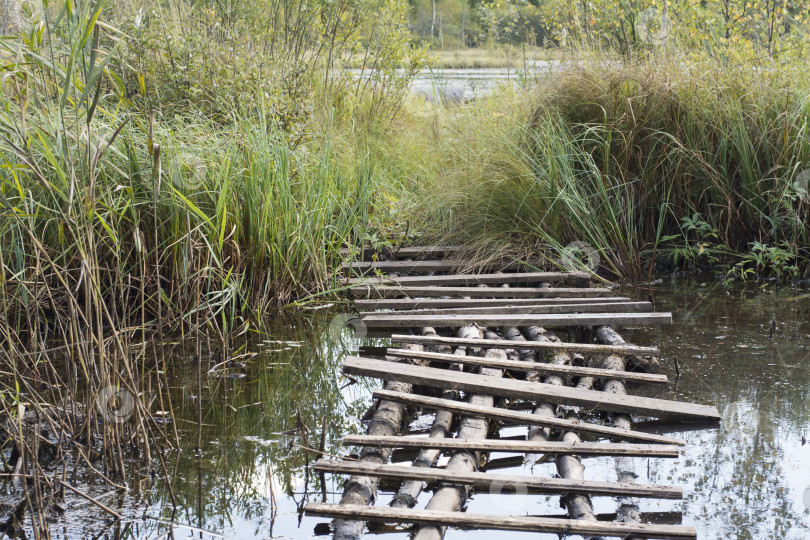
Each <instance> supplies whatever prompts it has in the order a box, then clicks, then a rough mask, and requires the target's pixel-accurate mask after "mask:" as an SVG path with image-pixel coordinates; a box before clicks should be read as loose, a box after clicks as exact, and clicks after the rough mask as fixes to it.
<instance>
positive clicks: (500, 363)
mask: <svg viewBox="0 0 810 540" xmlns="http://www.w3.org/2000/svg"><path fill="white" fill-rule="evenodd" d="M515 348H517V347H515ZM386 354H388V355H389V356H395V357H397V358H415V359H423V360H439V361H442V362H457V363H460V364H467V365H473V366H486V367H498V368H503V369H511V370H515V371H535V372H538V373H559V374H562V375H571V376H577V377H597V378H601V379H620V380H624V381H634V382H644V383H666V382H667V376H666V375H653V374H650V373H633V372H630V371H615V370H612V369H601V368H589V367H581V366H571V365H565V364H549V363H547V362H524V361H520V360H497V359H493V358H482V357H480V356H462V357H461V358H460V359H459V357H457V356H455V355H452V354H442V353H433V352H427V351H411V350H408V349H391V348H389V349H388V351H387V352H386Z"/></svg>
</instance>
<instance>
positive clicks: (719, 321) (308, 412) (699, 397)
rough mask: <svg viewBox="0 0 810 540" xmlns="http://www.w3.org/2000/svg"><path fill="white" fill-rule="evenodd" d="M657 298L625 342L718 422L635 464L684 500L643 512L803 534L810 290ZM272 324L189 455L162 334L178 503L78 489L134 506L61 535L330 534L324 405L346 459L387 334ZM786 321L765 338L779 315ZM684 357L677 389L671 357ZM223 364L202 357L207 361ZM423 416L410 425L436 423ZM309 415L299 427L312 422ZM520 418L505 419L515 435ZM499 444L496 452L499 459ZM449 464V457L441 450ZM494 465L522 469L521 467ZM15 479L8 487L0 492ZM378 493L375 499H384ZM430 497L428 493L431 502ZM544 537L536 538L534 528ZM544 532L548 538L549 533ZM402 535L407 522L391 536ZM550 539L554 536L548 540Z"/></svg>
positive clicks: (806, 533)
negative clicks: (647, 354)
mask: <svg viewBox="0 0 810 540" xmlns="http://www.w3.org/2000/svg"><path fill="white" fill-rule="evenodd" d="M650 293H652V294H653V295H654V297H655V300H656V308H657V309H658V310H669V311H672V312H673V319H674V323H673V324H672V325H671V326H666V327H660V328H652V329H643V330H642V329H638V330H632V329H623V330H622V334H623V335H624V337H625V339H627V341H630V342H633V343H637V344H642V345H646V344H657V345H658V346H659V347H660V349H661V353H662V359H661V364H662V372H663V373H666V374H667V375H668V376H669V377H670V379H671V381H672V382H671V383H670V385H669V386H668V388H667V389H666V390H661V389H655V390H650V389H646V388H643V387H633V388H631V391H632V392H635V393H644V392H645V391H648V392H650V391H654V392H655V395H656V396H657V397H662V398H668V399H681V400H688V401H695V402H700V403H707V404H715V405H716V406H717V407H718V408H719V409H720V411H721V413H722V415H723V421H722V424H721V425H720V427H719V428H717V429H713V430H706V431H690V432H683V433H679V432H675V431H673V432H671V433H672V434H674V435H676V436H680V437H683V438H684V439H685V440H686V441H687V442H688V446H687V447H686V448H685V450H683V451H682V453H681V456H680V458H679V459H677V460H674V459H670V460H664V459H649V460H646V459H640V458H637V459H636V472H637V473H638V474H639V478H638V481H639V482H641V483H648V482H649V483H660V484H675V485H680V486H682V487H683V488H684V492H685V499H684V500H683V501H653V500H642V501H641V510H642V512H665V513H666V512H682V513H683V523H684V524H689V525H694V526H695V527H697V529H698V533H699V537H700V538H710V539H714V538H751V539H759V538H788V539H802V538H810V444H804V443H803V437H805V438H808V437H810V429H808V427H809V426H810V408H809V407H808V400H810V395H809V393H810V291H808V290H807V289H781V290H778V291H773V290H770V291H769V290H764V291H761V290H760V291H752V290H748V291H745V290H743V289H733V290H729V291H727V290H726V289H724V288H723V287H721V286H719V285H716V284H714V283H712V282H707V283H703V282H701V281H700V280H699V279H698V280H693V279H690V280H685V281H677V282H674V283H670V282H669V281H665V282H663V283H657V284H654V285H649V286H647V287H645V288H642V289H639V290H638V291H635V293H630V294H631V295H632V294H636V295H637V296H639V298H643V299H646V297H647V295H648V294H650ZM315 313H316V314H315V315H311V316H308V317H306V318H299V317H296V318H292V319H287V320H284V321H278V326H277V328H276V329H275V330H274V332H273V335H272V336H271V337H262V338H260V339H257V340H255V341H253V342H251V344H250V346H249V347H248V349H247V352H249V353H251V354H252V353H255V356H246V357H243V358H240V359H239V362H242V363H244V368H242V367H239V366H236V367H228V366H221V367H217V368H215V369H214V371H213V372H211V373H209V374H208V376H207V377H206V378H204V379H203V382H204V386H205V387H204V390H203V403H204V410H203V431H202V441H203V449H202V454H201V455H200V456H197V455H195V452H194V450H193V449H194V445H195V439H196V431H197V427H196V417H197V416H196V415H197V405H196V401H195V397H194V394H195V393H196V379H195V375H196V365H195V364H194V363H193V362H191V361H190V354H191V353H189V352H188V351H187V350H184V349H183V348H182V346H181V345H179V344H172V343H169V344H165V345H164V346H165V347H166V353H167V354H169V355H172V356H173V357H174V359H175V371H176V372H177V375H176V377H175V378H174V382H173V383H172V384H173V387H172V389H171V391H172V396H173V403H174V407H175V409H176V410H175V416H176V419H177V420H176V426H177V429H178V431H179V433H180V436H181V440H182V441H183V448H182V449H181V450H180V451H173V452H170V453H169V454H167V458H168V459H167V461H168V466H169V468H170V472H171V475H172V478H173V482H172V486H173V491H174V495H175V497H176V502H177V508H176V510H174V511H172V504H171V495H170V493H169V490H168V489H167V486H166V482H165V481H163V480H161V479H160V477H159V476H158V477H157V478H156V479H155V480H154V481H150V480H145V481H142V482H140V483H137V482H133V483H132V485H131V489H130V490H129V491H128V492H126V493H125V494H121V493H118V492H116V491H110V490H109V489H108V488H105V487H103V485H102V484H101V483H100V482H99V483H98V484H95V483H94V482H93V481H86V482H84V484H83V485H81V487H82V489H84V490H86V491H87V492H89V493H91V494H93V496H95V497H97V498H98V500H99V501H100V502H102V503H103V504H105V505H107V506H109V507H111V508H113V509H115V510H116V511H117V512H118V513H120V514H122V515H124V516H126V518H127V519H126V520H124V521H119V522H116V523H114V524H113V523H111V522H110V521H109V519H108V516H107V515H106V514H104V513H101V512H100V511H99V510H97V509H96V508H95V507H94V506H93V505H92V504H91V503H89V502H86V501H84V500H82V499H79V498H75V499H73V498H70V497H69V498H68V501H67V502H68V505H67V506H68V511H67V512H66V513H65V514H64V516H63V517H62V518H60V519H59V520H58V521H56V522H54V523H52V524H51V533H52V535H53V536H54V537H56V538H190V537H196V538H326V537H324V536H318V535H317V534H316V526H317V525H318V524H322V523H326V522H327V520H325V519H322V518H310V517H301V516H300V514H299V509H300V508H301V507H302V506H303V504H304V503H305V502H306V501H307V500H313V501H320V500H322V497H323V491H324V490H325V492H326V498H327V500H328V501H330V502H337V501H338V500H339V498H340V489H341V484H342V480H341V479H337V478H336V479H330V478H327V481H326V485H325V486H321V484H320V482H319V479H318V475H317V474H313V473H312V471H311V470H310V468H309V466H308V463H311V462H313V461H314V460H315V455H314V453H312V452H309V453H308V452H307V451H306V450H305V449H303V448H301V447H311V448H318V447H319V445H320V444H321V441H320V439H321V436H322V429H321V425H322V423H321V422H322V418H323V417H324V416H326V418H327V423H326V449H327V452H329V453H332V454H341V455H345V454H346V453H350V452H351V451H352V450H351V449H343V448H341V446H340V437H341V436H342V435H343V434H346V433H361V432H363V431H364V427H363V424H362V421H361V418H362V416H363V413H364V412H365V410H366V408H367V407H368V405H369V404H370V392H371V389H372V388H374V387H376V386H378V382H377V381H370V380H369V381H357V382H356V383H352V382H351V381H350V380H349V379H347V378H346V377H344V376H342V375H341V374H340V366H341V364H342V359H343V357H344V355H345V354H346V353H347V352H350V351H351V350H356V348H357V346H358V345H360V344H362V343H366V344H382V343H384V341H381V340H365V341H364V342H361V341H358V340H355V339H354V338H352V337H351V334H350V331H349V330H348V329H346V330H344V331H343V332H340V331H335V328H336V325H334V324H332V325H331V326H330V322H331V321H332V320H333V315H326V314H325V312H324V314H318V313H320V312H315ZM774 316H775V318H776V321H777V331H776V333H775V334H774V336H773V340H769V339H768V334H769V327H770V321H771V319H772V317H774ZM675 356H676V357H677V358H678V359H679V361H680V368H681V372H682V373H681V377H680V379H679V380H678V382H677V384H675V371H674V363H673V361H672V358H673V357H675ZM216 363H217V362H216V361H212V362H210V363H208V364H205V367H204V371H207V370H209V369H212V368H214V367H215V365H216ZM429 420H430V419H429V418H427V419H426V418H424V417H423V419H422V420H421V421H417V422H416V424H417V425H412V426H411V427H412V428H415V429H418V428H419V427H420V425H418V424H422V425H427V426H429ZM304 426H305V427H304ZM522 433H525V428H507V429H505V430H504V434H507V435H519V434H522ZM503 456H504V454H498V455H496V456H494V457H503ZM445 459H446V458H445ZM584 463H585V475H586V479H591V480H611V481H612V480H615V472H614V469H613V462H612V460H611V459H610V458H597V459H588V460H586V461H585V462H584ZM552 468H553V464H541V465H538V466H535V468H534V471H533V473H534V474H535V475H543V476H548V475H550V474H553V472H552V471H553V469H552ZM499 472H505V473H509V472H515V473H517V472H521V471H520V468H514V469H511V470H510V469H505V470H503V471H499ZM12 489H13V487H12V486H11V485H9V484H7V483H0V496H2V495H8V494H10V491H11V490H12ZM390 497H391V494H390V493H383V494H382V495H381V499H380V501H379V502H378V504H386V503H387V502H388V500H389V499H390ZM426 500H427V495H423V500H420V503H421V504H422V505H424V503H425V502H426ZM594 504H595V508H596V511H597V512H598V513H612V512H614V511H615V509H616V503H615V501H614V500H613V499H610V498H605V497H598V498H596V499H595V500H594ZM467 509H468V511H470V512H482V513H503V514H512V515H527V514H528V515H543V514H560V513H562V510H561V509H560V507H559V498H558V497H551V496H549V497H544V496H531V495H529V496H525V495H524V496H520V495H493V494H490V493H480V494H476V495H474V497H473V498H472V500H471V501H470V502H469V504H468V506H467ZM496 534H497V535H498V536H499V537H507V536H508V537H509V538H520V537H526V538H528V537H529V535H528V533H503V532H497V533H493V532H491V531H479V532H470V531H458V530H453V529H450V530H449V531H448V534H447V538H451V539H452V538H461V537H464V538H491V537H493V536H494V535H496ZM533 536H534V537H537V535H533ZM540 536H541V537H542V536H543V535H540ZM385 537H386V538H407V537H408V534H407V532H395V533H392V534H386V535H385ZM548 538H555V536H548Z"/></svg>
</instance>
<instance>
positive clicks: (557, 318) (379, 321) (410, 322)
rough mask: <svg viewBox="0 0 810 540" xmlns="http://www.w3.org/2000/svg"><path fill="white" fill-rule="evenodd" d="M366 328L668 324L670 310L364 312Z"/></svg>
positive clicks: (670, 320) (670, 317) (670, 316)
mask: <svg viewBox="0 0 810 540" xmlns="http://www.w3.org/2000/svg"><path fill="white" fill-rule="evenodd" d="M361 320H362V321H363V323H364V324H365V325H366V326H367V327H368V328H410V327H413V326H416V327H420V326H433V327H437V328H461V327H463V326H467V325H469V324H477V325H479V326H535V325H544V326H551V327H561V326H562V327H566V326H593V325H619V324H622V325H624V324H629V325H650V324H670V323H671V322H672V314H671V313H536V314H525V315H524V314H514V315H513V314H506V315H499V314H488V315H482V314H476V315H452V314H450V315H400V314H399V313H396V314H391V315H389V314H382V315H376V314H375V315H366V316H364V317H362V319H361Z"/></svg>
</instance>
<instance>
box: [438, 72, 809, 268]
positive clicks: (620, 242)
mask: <svg viewBox="0 0 810 540" xmlns="http://www.w3.org/2000/svg"><path fill="white" fill-rule="evenodd" d="M500 99H503V98H500ZM809 99H810V82H808V80H807V79H806V77H804V76H803V75H801V74H800V73H799V69H798V68H797V70H796V71H795V72H793V71H791V72H788V71H785V70H780V71H757V70H753V69H750V68H740V69H731V68H721V67H719V66H717V65H710V64H706V65H703V64H696V65H685V64H683V63H680V62H677V61H675V60H674V59H673V60H665V59H661V58H654V59H650V60H648V61H637V62H633V61H628V60H626V59H625V60H621V61H618V60H614V61H607V60H605V59H604V58H600V59H598V60H588V59H584V60H580V61H578V62H576V63H569V64H566V65H565V66H563V67H561V68H560V69H558V70H556V71H555V72H554V73H553V74H552V75H551V76H549V77H543V78H541V79H540V80H538V81H537V83H536V86H535V88H534V89H533V90H532V91H531V92H529V93H526V94H522V95H520V96H518V97H515V98H514V100H513V103H511V104H504V103H503V102H500V103H498V102H495V103H493V102H492V101H491V100H490V102H488V103H487V104H484V105H479V106H480V107H482V108H483V109H486V108H487V107H492V108H494V109H495V110H494V111H493V112H492V113H490V114H486V113H482V114H483V116H484V118H483V119H482V118H481V115H475V114H472V115H469V116H465V117H464V118H463V119H460V120H459V121H457V122H455V123H453V124H452V126H451V128H450V129H449V130H448V136H447V137H446V138H445V140H446V141H447V144H450V145H453V147H454V148H455V149H456V150H457V151H458V152H460V153H461V157H460V158H459V159H458V160H457V161H456V166H455V167H454V170H453V172H452V174H450V175H448V177H447V178H448V179H447V180H446V181H441V182H437V183H436V185H435V187H434V190H435V191H434V197H433V198H432V199H431V200H433V201H436V200H439V201H441V202H440V203H439V204H435V203H433V204H431V207H430V208H429V213H430V214H431V215H433V216H435V218H436V220H437V221H441V222H442V225H441V227H440V230H441V231H442V234H443V237H444V238H443V241H447V242H461V243H464V244H466V245H468V246H470V248H471V250H475V251H477V252H479V253H493V252H508V253H513V254H517V255H519V256H527V255H529V254H530V253H532V252H534V251H538V250H546V251H547V250H548V248H549V247H551V248H552V252H556V253H558V254H559V253H561V252H564V250H565V246H566V245H568V244H569V243H571V242H585V243H588V244H590V245H592V246H593V247H594V248H595V249H596V250H598V253H599V256H600V259H601V261H602V264H603V265H604V266H605V267H606V268H607V269H608V270H609V271H610V272H611V273H613V274H614V275H617V276H623V277H630V278H639V277H642V276H647V275H649V274H650V273H651V272H653V271H654V270H655V269H656V266H655V264H656V263H659V266H658V268H659V269H661V268H662V267H661V266H660V263H661V262H662V261H663V260H669V261H672V260H674V261H675V262H678V261H683V260H685V259H686V260H690V261H692V262H698V263H702V262H706V263H713V262H720V261H726V262H729V261H730V262H731V263H736V262H740V263H742V264H741V266H737V267H735V268H736V270H738V271H739V272H741V273H745V274H748V273H750V271H752V270H753V271H755V272H759V273H762V272H766V273H767V272H776V273H783V274H785V275H786V276H787V277H790V276H795V275H797V274H798V272H799V266H801V265H802V264H804V265H806V262H807V259H808V256H809V255H810V244H808V241H810V238H809V237H808V234H809V233H808V227H807V224H808V212H810V204H808V203H810V200H808V197H807V191H806V189H807V188H806V184H805V182H806V176H807V174H806V173H805V174H804V175H803V171H805V170H807V168H808V167H810V154H808V152H809V151H810V137H809V134H808V113H810V101H808V100H809ZM445 150H446V149H445ZM439 193H441V197H439V196H438V194H439ZM774 249H777V250H778V253H777V255H778V254H779V253H781V254H783V255H784V256H781V257H777V256H771V257H770V258H769V257H768V256H767V255H766V257H765V258H764V259H763V258H759V259H757V258H750V259H746V256H747V254H749V253H750V252H752V250H754V251H756V250H759V251H761V252H764V253H769V254H771V255H773V254H774V251H773V250H774ZM567 259H569V257H564V260H567ZM747 261H750V262H751V265H748V264H747ZM774 265H778V268H777V267H774ZM751 266H753V268H752V267H751ZM769 266H770V267H769Z"/></svg>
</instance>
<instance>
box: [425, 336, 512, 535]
mask: <svg viewBox="0 0 810 540" xmlns="http://www.w3.org/2000/svg"><path fill="white" fill-rule="evenodd" d="M485 337H486V338H488V339H494V338H497V335H495V334H493V333H491V332H489V333H487V334H486V335H485ZM486 356H487V357H489V358H498V359H502V360H505V359H506V352H505V351H504V350H503V349H489V350H488V351H487V352H486ZM481 375H484V376H488V377H497V378H500V377H502V376H503V370H500V369H496V368H487V367H485V368H481ZM469 402H470V404H472V405H479V406H484V407H492V406H493V405H494V404H495V398H494V397H493V396H492V395H482V394H474V395H472V396H470V399H469ZM488 430H489V421H488V420H487V419H486V418H481V417H470V416H465V417H463V418H462V419H461V422H460V423H459V428H458V433H457V435H456V436H457V437H458V438H459V439H486V438H487V432H488ZM478 464H479V454H478V452H474V451H462V452H456V453H455V454H453V456H452V457H451V458H450V460H449V461H448V463H447V467H445V471H448V472H458V473H469V472H473V471H475V470H477V469H478ZM469 490H470V487H469V486H457V485H451V484H441V485H440V486H439V488H438V489H437V490H436V493H435V494H434V495H433V497H432V498H431V499H430V501H429V502H428V504H427V507H426V509H427V510H432V511H441V512H455V511H458V510H459V509H460V508H461V507H462V506H463V505H464V502H465V501H466V500H467V497H469ZM445 529H446V526H444V525H422V526H421V527H419V528H418V529H417V530H416V531H415V532H414V535H413V539H414V540H441V538H442V537H443V536H444V531H445Z"/></svg>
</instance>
